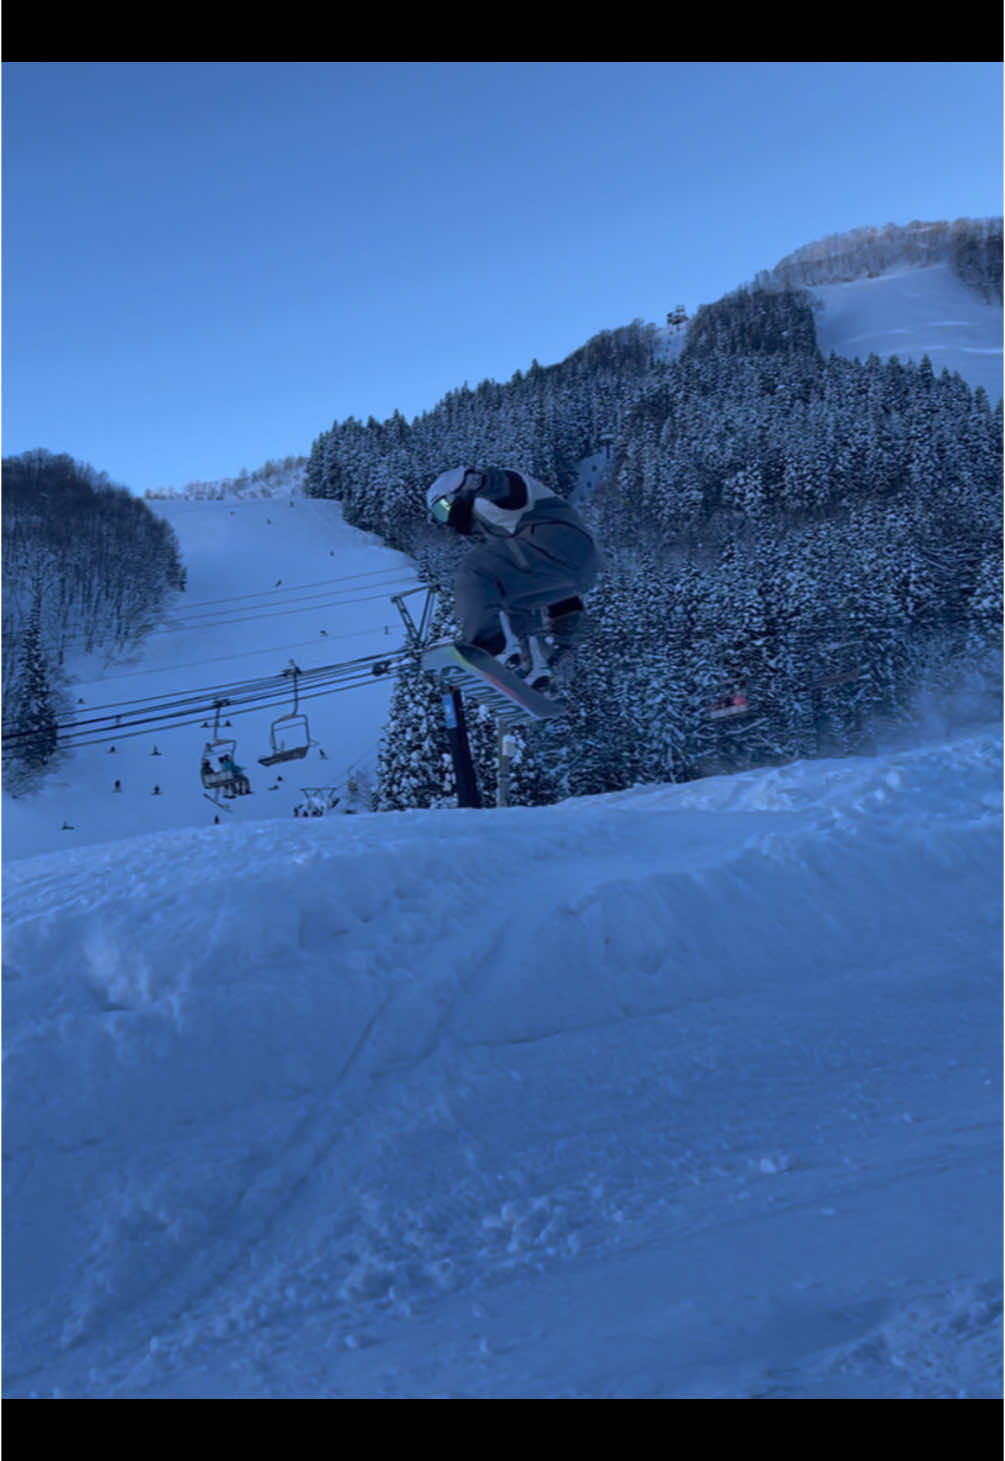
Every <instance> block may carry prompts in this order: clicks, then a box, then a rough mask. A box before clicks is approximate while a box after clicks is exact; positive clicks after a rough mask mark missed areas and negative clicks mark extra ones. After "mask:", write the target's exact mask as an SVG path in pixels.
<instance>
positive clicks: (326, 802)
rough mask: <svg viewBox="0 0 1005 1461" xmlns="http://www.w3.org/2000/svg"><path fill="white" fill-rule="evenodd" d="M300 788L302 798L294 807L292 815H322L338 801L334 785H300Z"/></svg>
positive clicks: (332, 809) (330, 809) (331, 809)
mask: <svg viewBox="0 0 1005 1461" xmlns="http://www.w3.org/2000/svg"><path fill="white" fill-rule="evenodd" d="M300 790H301V793H302V794H303V798H304V799H303V801H302V802H300V803H299V804H298V805H297V807H296V808H295V809H294V813H293V814H294V816H302V817H323V816H324V815H325V813H326V812H331V811H334V810H335V808H336V806H337V805H338V803H339V801H340V797H339V795H338V793H337V792H336V790H335V788H334V786H302V787H301V788H300Z"/></svg>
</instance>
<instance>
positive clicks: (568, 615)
mask: <svg viewBox="0 0 1005 1461" xmlns="http://www.w3.org/2000/svg"><path fill="white" fill-rule="evenodd" d="M426 506H427V509H428V512H429V516H430V518H431V519H432V521H434V522H436V523H440V524H443V525H445V526H447V527H451V528H453V529H454V530H455V531H456V532H458V533H461V534H463V535H464V536H469V535H477V536H478V537H479V538H480V539H481V540H482V541H481V542H480V543H479V544H478V546H477V547H476V548H473V549H472V550H471V552H470V553H468V554H467V556H466V557H465V559H464V561H463V563H462V564H461V567H460V569H459V571H458V574H457V579H456V582H455V585H454V602H455V607H456V610H457V615H458V618H459V619H460V623H461V638H462V640H463V641H464V642H465V643H467V644H474V645H477V646H478V648H479V649H483V650H485V651H486V652H487V653H488V654H491V655H494V656H496V657H497V658H499V659H504V660H506V662H507V663H509V664H511V665H513V666H514V667H516V666H519V672H520V673H521V674H523V675H524V676H525V677H526V679H527V681H528V683H529V684H530V685H532V686H533V687H534V688H536V689H543V688H546V687H547V685H548V683H549V680H550V677H551V671H552V670H553V669H554V668H555V667H556V666H557V665H558V663H559V662H560V660H562V659H563V658H564V657H565V656H566V655H567V654H568V653H569V652H570V651H571V650H572V648H573V647H574V646H575V643H576V641H577V639H578V637H579V632H580V630H581V626H582V618H583V611H584V605H583V600H582V597H581V595H583V594H585V593H586V592H587V591H588V590H589V589H591V588H592V587H593V585H594V584H595V583H596V581H597V572H598V569H599V564H600V555H599V553H598V551H597V546H596V544H595V543H594V540H593V537H592V535H591V534H590V531H589V529H588V528H587V526H586V524H585V523H584V522H583V520H582V518H581V517H580V516H579V514H578V513H577V512H576V511H575V510H574V509H573V508H572V507H570V506H569V504H568V503H567V502H566V501H565V500H564V499H563V498H561V497H559V496H558V494H557V493H555V492H552V491H551V489H550V488H549V487H546V486H545V485H544V483H543V482H538V481H537V480H536V479H535V478H534V477H531V476H528V475H527V473H526V472H516V471H513V470H512V469H510V468H503V467H453V468H452V469H451V470H450V471H449V472H443V473H442V474H441V475H440V476H439V477H437V478H436V480H435V482H433V484H432V486H431V487H430V488H429V490H428V492H427V493H426ZM501 613H505V615H506V618H507V619H508V620H509V625H510V629H511V631H512V633H513V635H514V636H515V638H516V639H517V641H518V642H519V650H517V649H516V647H515V646H514V645H512V644H511V643H509V641H508V640H507V637H506V634H505V632H504V630H503V626H502V621H501V618H500V615H501ZM532 641H533V643H532ZM542 641H543V642H542ZM534 644H536V645H537V648H538V651H539V653H538V654H536V655H535V654H534V653H533V646H534Z"/></svg>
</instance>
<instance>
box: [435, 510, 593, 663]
mask: <svg viewBox="0 0 1005 1461" xmlns="http://www.w3.org/2000/svg"><path fill="white" fill-rule="evenodd" d="M598 568H599V559H598V554H597V550H596V548H595V546H594V543H593V539H592V538H591V537H590V536H589V535H588V534H587V533H584V532H582V531H581V530H580V529H579V528H575V527H572V526H570V525H568V524H566V523H561V522H539V523H531V524H528V526H526V527H522V528H521V529H520V531H519V532H517V533H515V534H514V535H513V536H512V537H507V538H503V537H499V538H490V539H487V540H486V541H485V542H483V543H480V544H479V545H478V547H476V548H472V549H471V551H470V552H469V553H468V554H467V556H466V557H465V558H464V561H463V562H462V564H461V567H460V569H459V571H458V574H457V579H456V582H455V584H454V605H455V608H456V611H457V617H458V619H459V620H460V625H461V637H462V639H463V640H464V641H465V642H466V643H468V644H485V645H486V647H490V646H491V645H493V644H495V643H497V641H498V639H499V636H500V635H501V634H502V624H501V622H500V618H499V615H500V613H501V612H504V613H505V615H506V617H507V619H508V620H509V623H510V628H511V629H512V631H513V633H514V634H515V635H517V636H518V637H520V636H525V635H527V634H529V633H531V632H532V630H533V629H535V628H536V627H537V625H538V622H539V619H538V613H537V612H536V611H538V610H541V609H544V608H547V607H548V605H549V604H556V603H560V602H561V600H562V599H567V598H572V597H574V596H576V595H578V594H584V593H586V592H587V591H588V590H589V589H591V588H592V587H593V585H594V584H595V583H596V581H597V571H598ZM500 647H501V646H500ZM492 652H493V653H495V652H496V651H495V650H493V651H492Z"/></svg>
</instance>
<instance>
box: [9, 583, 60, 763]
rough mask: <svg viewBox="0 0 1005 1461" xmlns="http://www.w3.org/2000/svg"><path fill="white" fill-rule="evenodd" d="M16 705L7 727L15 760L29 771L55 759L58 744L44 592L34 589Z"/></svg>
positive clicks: (17, 680) (23, 642)
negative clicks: (44, 627) (44, 625)
mask: <svg viewBox="0 0 1005 1461" xmlns="http://www.w3.org/2000/svg"><path fill="white" fill-rule="evenodd" d="M13 701H14V703H13V705H12V706H11V707H10V716H9V719H7V717H5V725H4V729H5V730H6V731H7V732H8V734H13V735H15V736H16V738H17V739H16V740H15V741H14V750H13V759H14V760H15V761H16V762H20V764H21V765H22V766H24V767H25V768H27V769H28V770H30V771H38V770H41V769H42V768H43V767H44V766H46V765H47V764H48V762H49V761H51V760H52V758H53V756H54V755H55V753H56V747H57V744H58V733H57V725H58V721H57V716H56V708H55V696H54V693H53V689H52V683H51V671H50V667H49V664H48V661H47V658H46V653H45V645H44V642H43V638H42V595H41V592H40V591H39V590H36V591H35V595H34V598H33V601H32V607H31V611H30V613H29V615H28V624H27V627H26V629H25V633H24V636H23V639H22V642H21V662H20V668H19V672H18V674H17V678H16V680H15V684H14V693H13Z"/></svg>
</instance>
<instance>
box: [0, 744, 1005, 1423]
mask: <svg viewBox="0 0 1005 1461" xmlns="http://www.w3.org/2000/svg"><path fill="white" fill-rule="evenodd" d="M1001 754H1002V744H1001V734H1000V731H999V730H997V729H989V730H987V731H981V732H970V733H968V734H961V735H960V736H958V737H957V738H955V739H948V740H943V741H942V742H940V743H937V744H931V745H926V746H921V747H919V748H915V749H903V750H898V751H896V752H891V753H888V754H885V755H881V756H877V757H875V758H873V759H854V760H841V761H819V762H806V763H796V764H793V765H790V766H787V767H784V768H780V769H774V770H767V771H754V772H748V773H746V774H743V775H738V776H732V777H725V778H716V779H711V780H706V781H702V782H697V783H692V784H689V785H685V786H678V787H673V786H661V787H650V788H640V789H636V790H634V791H630V792H624V793H619V794H614V795H610V796H606V797H598V798H593V799H588V800H583V801H579V802H574V803H567V804H564V805H561V806H555V807H549V808H540V809H510V810H505V811H500V810H494V809H493V810H489V811H482V812H465V811H437V812H408V813H398V814H388V815H380V816H375V815H363V816H359V817H354V818H338V819H334V820H327V819H326V820H324V821H321V820H317V821H300V820H297V821H294V820H288V821H279V820H275V821H269V822H258V823H253V824H247V825H237V824H234V823H230V824H227V825H225V826H222V827H207V828H186V829H179V830H169V831H162V832H159V833H154V834H150V835H146V836H139V837H135V838H132V839H128V840H124V841H120V842H114V843H109V844H106V845H96V846H89V847H85V848H82V849H80V850H72V851H65V852H63V853H58V854H50V855H44V856H38V857H34V858H28V859H24V860H20V861H17V862H15V863H13V864H11V865H9V866H8V869H7V872H6V877H5V881H4V888H3V891H4V900H5V905H6V906H5V914H4V932H5V938H4V948H3V953H4V1021H5V1036H6V1040H5V1043H6V1052H7V1053H6V1061H5V1074H6V1082H7V1086H6V1093H5V1100H4V1133H3V1135H4V1156H5V1167H6V1181H5V1194H4V1196H5V1217H6V1226H5V1246H4V1259H5V1263H4V1299H5V1312H4V1340H5V1343H4V1355H5V1393H6V1395H7V1396H9V1397H30V1396H33V1395H34V1396H38V1397H40V1398H60V1397H62V1398H67V1399H70V1398H138V1399H156V1398H290V1399H292V1398H421V1397H430V1398H486V1399H488V1398H493V1399H495V1398H582V1399H586V1398H595V1399H601V1398H751V1397H761V1398H821V1399H822V1398H888V1399H906V1398H915V1399H921V1398H967V1399H976V1398H998V1397H1000V1395H1001V1328H1000V1316H1001V1193H1002V1174H1001V1130H1000V1114H1001V1103H1000V1089H999V1087H1000V1076H1001V1031H1002V1018H1001V932H1000V911H1001V836H1002V827H1001V815H1000V801H1001Z"/></svg>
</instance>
